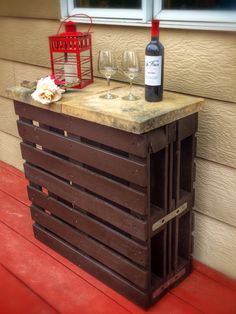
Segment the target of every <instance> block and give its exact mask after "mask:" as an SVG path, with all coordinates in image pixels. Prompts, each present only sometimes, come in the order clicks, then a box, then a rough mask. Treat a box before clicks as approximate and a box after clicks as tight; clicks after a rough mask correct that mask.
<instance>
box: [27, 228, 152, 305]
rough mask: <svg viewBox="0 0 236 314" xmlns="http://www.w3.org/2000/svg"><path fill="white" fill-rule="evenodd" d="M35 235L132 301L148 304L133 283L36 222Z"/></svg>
mask: <svg viewBox="0 0 236 314" xmlns="http://www.w3.org/2000/svg"><path fill="white" fill-rule="evenodd" d="M33 229H34V234H35V237H36V238H37V239H38V240H40V241H42V242H43V243H45V244H46V245H48V246H49V247H51V248H52V249H54V250H56V251H57V252H58V253H60V254H61V255H63V256H64V257H66V258H68V259H69V260H70V261H71V262H73V263H75V264H76V265H78V266H79V267H82V268H83V269H84V270H86V271H88V272H89V273H90V274H92V275H94V276H96V277H97V278H98V279H100V280H101V281H103V282H104V283H106V284H107V285H108V286H110V287H111V288H113V289H115V290H116V291H118V292H119V293H121V294H122V295H124V296H125V297H127V298H129V299H131V300H132V301H133V302H135V303H137V304H139V305H140V306H142V307H144V308H146V307H147V306H148V305H149V294H147V293H145V292H142V291H141V290H139V289H138V288H136V287H135V286H134V285H132V284H131V283H129V282H128V281H126V280H125V279H123V278H122V277H120V276H119V275H117V274H116V273H114V272H112V271H111V270H110V269H109V268H107V267H105V266H103V265H102V264H100V263H99V262H96V261H95V260H94V259H92V258H90V257H89V256H86V255H84V254H83V253H82V252H81V251H79V250H76V249H75V248H73V247H72V246H71V245H69V244H68V243H66V242H65V241H63V240H62V239H60V238H58V237H56V236H55V235H53V234H52V233H50V232H49V231H46V230H45V229H43V228H42V227H40V226H39V225H37V224H34V225H33Z"/></svg>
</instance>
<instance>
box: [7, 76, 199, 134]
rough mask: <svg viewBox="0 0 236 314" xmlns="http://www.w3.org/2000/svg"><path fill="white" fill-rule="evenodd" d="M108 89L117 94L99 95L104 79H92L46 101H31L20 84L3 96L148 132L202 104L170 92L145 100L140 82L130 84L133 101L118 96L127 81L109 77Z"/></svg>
mask: <svg viewBox="0 0 236 314" xmlns="http://www.w3.org/2000/svg"><path fill="white" fill-rule="evenodd" d="M111 89H112V93H114V94H116V95H118V96H119V98H116V99H112V100H106V99H102V98H99V96H100V95H101V94H103V93H105V92H106V90H107V85H106V81H105V80H101V79H96V80H95V82H94V84H91V85H89V86H88V87H86V88H84V89H82V90H78V89H77V90H76V89H74V90H70V91H68V92H66V93H65V94H63V97H62V99H61V100H59V101H58V102H56V103H53V104H50V105H42V104H40V103H38V102H36V101H34V100H33V99H32V97H31V93H32V91H31V90H30V89H27V88H24V87H21V86H16V87H12V88H8V89H7V96H8V97H9V98H11V99H14V100H18V101H21V102H24V103H27V104H30V105H32V106H37V107H40V108H44V109H47V110H51V111H55V112H60V113H63V114H66V115H70V116H74V117H77V118H81V119H84V120H88V121H92V122H96V123H99V124H103V125H107V126H110V127H113V128H117V129H120V130H124V131H127V132H131V133H136V134H141V133H145V132H148V131H150V130H153V129H156V128H158V127H160V126H162V125H165V124H168V123H171V122H173V121H176V120H178V119H181V118H183V117H185V116H188V115H190V114H192V113H195V112H198V111H199V110H201V108H202V106H203V99H202V98H198V97H192V96H188V95H183V94H178V93H172V92H164V97H163V101H161V102H146V101H145V99H144V87H141V86H133V92H134V94H135V95H138V96H140V97H141V98H140V99H139V100H137V101H127V100H123V99H122V98H121V97H123V96H124V95H127V94H128V92H129V86H128V85H127V84H124V83H120V82H114V81H112V82H111Z"/></svg>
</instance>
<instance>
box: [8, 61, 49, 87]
mask: <svg viewBox="0 0 236 314" xmlns="http://www.w3.org/2000/svg"><path fill="white" fill-rule="evenodd" d="M14 73H15V85H20V83H21V82H22V81H23V80H28V81H35V80H39V79H40V78H42V77H45V76H48V75H50V74H51V69H50V68H45V67H41V66H35V65H31V64H26V63H19V62H14Z"/></svg>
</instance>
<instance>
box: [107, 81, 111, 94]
mask: <svg viewBox="0 0 236 314" xmlns="http://www.w3.org/2000/svg"><path fill="white" fill-rule="evenodd" d="M107 87H108V90H107V97H108V98H109V96H110V94H111V92H110V78H109V77H108V78H107Z"/></svg>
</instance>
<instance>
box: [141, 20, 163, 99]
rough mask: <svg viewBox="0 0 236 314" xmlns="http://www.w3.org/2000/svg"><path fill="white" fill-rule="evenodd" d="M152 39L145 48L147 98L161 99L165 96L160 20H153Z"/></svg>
mask: <svg viewBox="0 0 236 314" xmlns="http://www.w3.org/2000/svg"><path fill="white" fill-rule="evenodd" d="M151 36H152V37H151V41H150V43H149V44H148V45H147V47H146V50H145V99H146V101H161V100H162V97H163V69H164V47H163V45H162V44H161V43H160V42H159V21H158V20H152V34H151Z"/></svg>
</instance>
